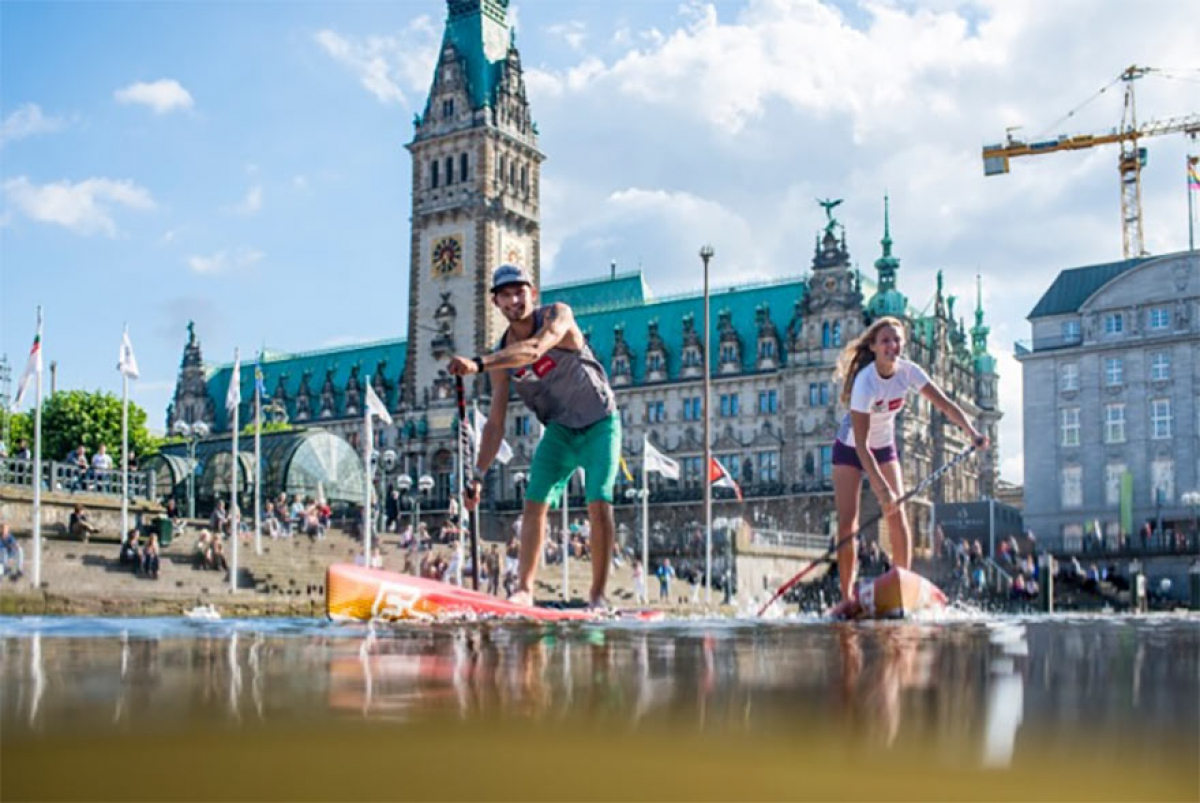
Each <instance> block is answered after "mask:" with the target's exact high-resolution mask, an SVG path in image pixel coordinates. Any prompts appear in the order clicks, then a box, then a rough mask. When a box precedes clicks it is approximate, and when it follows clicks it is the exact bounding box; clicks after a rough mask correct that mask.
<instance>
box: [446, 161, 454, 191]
mask: <svg viewBox="0 0 1200 803" xmlns="http://www.w3.org/2000/svg"><path fill="white" fill-rule="evenodd" d="M453 183H454V157H453V156H447V157H446V185H447V186H449V185H451V184H453Z"/></svg>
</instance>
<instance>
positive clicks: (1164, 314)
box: [1150, 307, 1171, 330]
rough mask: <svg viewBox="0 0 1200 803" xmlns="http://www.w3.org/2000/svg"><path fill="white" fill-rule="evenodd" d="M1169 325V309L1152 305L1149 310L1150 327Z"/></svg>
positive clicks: (1165, 327) (1158, 328)
mask: <svg viewBox="0 0 1200 803" xmlns="http://www.w3.org/2000/svg"><path fill="white" fill-rule="evenodd" d="M1170 326H1171V311H1170V310H1169V309H1167V308H1166V307H1154V308H1153V309H1151V310H1150V328H1151V329H1155V330H1163V329H1168V328H1170Z"/></svg>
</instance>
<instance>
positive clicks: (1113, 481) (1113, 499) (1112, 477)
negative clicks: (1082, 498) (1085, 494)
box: [1104, 463, 1125, 507]
mask: <svg viewBox="0 0 1200 803" xmlns="http://www.w3.org/2000/svg"><path fill="white" fill-rule="evenodd" d="M1123 476H1125V464H1124V463H1109V464H1108V465H1107V466H1105V467H1104V504H1106V505H1108V506H1109V507H1117V506H1118V505H1120V504H1121V477H1123Z"/></svg>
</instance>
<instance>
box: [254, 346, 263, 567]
mask: <svg viewBox="0 0 1200 803" xmlns="http://www.w3.org/2000/svg"><path fill="white" fill-rule="evenodd" d="M258 363H259V364H258V365H255V366H254V554H255V555H261V554H262V513H261V508H262V476H261V475H262V384H261V383H262V378H261V373H262V371H261V368H260V366H261V365H262V352H261V351H259V353H258Z"/></svg>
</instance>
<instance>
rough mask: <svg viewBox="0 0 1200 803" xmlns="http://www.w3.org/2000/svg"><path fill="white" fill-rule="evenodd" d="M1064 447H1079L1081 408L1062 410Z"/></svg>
mask: <svg viewBox="0 0 1200 803" xmlns="http://www.w3.org/2000/svg"><path fill="white" fill-rule="evenodd" d="M1062 445H1063V446H1078V445H1079V408H1078V407H1064V408H1063V409H1062Z"/></svg>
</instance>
